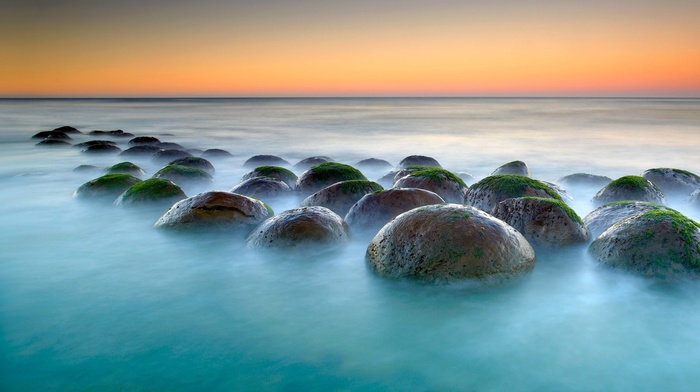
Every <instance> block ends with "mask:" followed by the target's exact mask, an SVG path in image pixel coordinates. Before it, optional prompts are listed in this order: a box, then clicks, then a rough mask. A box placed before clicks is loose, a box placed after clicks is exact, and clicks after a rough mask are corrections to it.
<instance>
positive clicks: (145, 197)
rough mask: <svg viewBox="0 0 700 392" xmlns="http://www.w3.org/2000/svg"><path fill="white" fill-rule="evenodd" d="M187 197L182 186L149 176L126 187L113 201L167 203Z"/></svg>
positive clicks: (117, 203)
mask: <svg viewBox="0 0 700 392" xmlns="http://www.w3.org/2000/svg"><path fill="white" fill-rule="evenodd" d="M185 198H187V195H185V192H183V191H182V188H180V187H179V186H177V185H176V184H175V183H173V182H172V181H170V180H166V179H163V178H149V179H147V180H145V181H141V182H139V183H138V184H136V185H133V186H132V187H131V188H129V189H127V190H126V191H124V193H122V194H121V195H119V197H117V200H116V201H115V202H114V204H115V205H119V206H133V205H140V206H146V205H159V206H160V205H167V206H171V205H173V203H176V202H178V201H180V200H182V199H185Z"/></svg>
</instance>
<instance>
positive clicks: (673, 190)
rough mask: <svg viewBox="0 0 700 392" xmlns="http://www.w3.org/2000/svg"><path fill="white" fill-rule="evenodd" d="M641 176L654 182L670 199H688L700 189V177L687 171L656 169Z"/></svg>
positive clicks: (646, 171)
mask: <svg viewBox="0 0 700 392" xmlns="http://www.w3.org/2000/svg"><path fill="white" fill-rule="evenodd" d="M641 176H642V177H644V178H646V179H647V180H649V181H651V182H653V183H654V185H656V186H657V187H659V189H661V192H663V194H664V196H668V197H678V198H683V197H688V195H690V194H691V193H692V192H694V191H695V190H696V189H698V188H700V176H698V175H697V174H695V173H691V172H689V171H687V170H681V169H672V168H655V169H649V170H645V171H644V172H642V174H641Z"/></svg>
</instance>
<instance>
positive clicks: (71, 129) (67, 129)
mask: <svg viewBox="0 0 700 392" xmlns="http://www.w3.org/2000/svg"><path fill="white" fill-rule="evenodd" d="M53 132H63V133H82V132H80V131H79V130H78V129H77V128H75V127H71V126H70V125H63V126H60V127H58V128H54V129H53Z"/></svg>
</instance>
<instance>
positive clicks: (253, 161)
mask: <svg viewBox="0 0 700 392" xmlns="http://www.w3.org/2000/svg"><path fill="white" fill-rule="evenodd" d="M258 166H290V163H289V162H287V161H285V160H284V159H282V158H280V157H278V156H276V155H255V156H253V157H251V158H248V160H247V161H245V163H243V167H258Z"/></svg>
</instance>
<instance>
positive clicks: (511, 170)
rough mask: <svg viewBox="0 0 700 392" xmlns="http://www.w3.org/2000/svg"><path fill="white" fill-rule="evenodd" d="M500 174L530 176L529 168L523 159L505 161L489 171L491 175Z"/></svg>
mask: <svg viewBox="0 0 700 392" xmlns="http://www.w3.org/2000/svg"><path fill="white" fill-rule="evenodd" d="M501 174H514V175H517V176H525V177H530V168H529V167H527V164H526V163H525V162H523V161H513V162H508V163H505V164H503V165H501V166H499V167H498V168H496V170H494V171H493V173H491V175H492V176H497V175H501Z"/></svg>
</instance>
